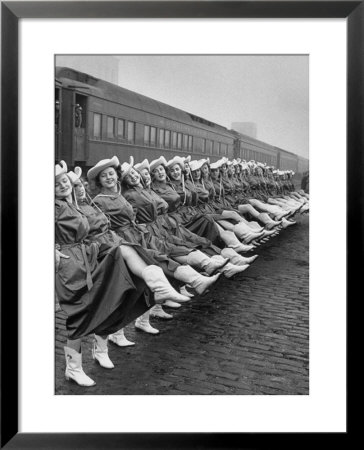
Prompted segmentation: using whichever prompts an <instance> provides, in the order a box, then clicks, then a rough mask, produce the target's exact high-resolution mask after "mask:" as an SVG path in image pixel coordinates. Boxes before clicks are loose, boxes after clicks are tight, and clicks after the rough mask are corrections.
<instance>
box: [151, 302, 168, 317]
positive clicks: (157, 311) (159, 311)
mask: <svg viewBox="0 0 364 450" xmlns="http://www.w3.org/2000/svg"><path fill="white" fill-rule="evenodd" d="M150 315H151V317H159V318H160V319H173V316H172V314H168V313H166V312H165V311H164V310H163V308H162V306H161V305H155V306H153V308H152V309H151V310H150Z"/></svg>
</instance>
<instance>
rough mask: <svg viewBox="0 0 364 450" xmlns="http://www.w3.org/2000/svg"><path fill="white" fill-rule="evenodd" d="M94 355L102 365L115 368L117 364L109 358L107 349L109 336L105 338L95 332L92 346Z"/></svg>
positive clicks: (106, 367)
mask: <svg viewBox="0 0 364 450" xmlns="http://www.w3.org/2000/svg"><path fill="white" fill-rule="evenodd" d="M92 357H93V359H95V360H96V361H98V363H99V364H100V366H101V367H104V368H105V369H113V368H114V367H115V366H114V364H113V363H112V362H111V359H110V358H109V354H108V350H107V337H106V338H103V337H101V336H99V335H97V334H95V341H94V345H93V348H92Z"/></svg>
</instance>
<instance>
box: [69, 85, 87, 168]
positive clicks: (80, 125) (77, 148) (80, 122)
mask: <svg viewBox="0 0 364 450" xmlns="http://www.w3.org/2000/svg"><path fill="white" fill-rule="evenodd" d="M86 122H87V96H86V95H81V94H78V93H76V94H75V102H74V110H73V161H72V162H73V163H74V162H75V161H77V162H84V161H86V159H87V157H86V155H87V151H86V150H87V149H86V145H87V142H86V130H87V123H86Z"/></svg>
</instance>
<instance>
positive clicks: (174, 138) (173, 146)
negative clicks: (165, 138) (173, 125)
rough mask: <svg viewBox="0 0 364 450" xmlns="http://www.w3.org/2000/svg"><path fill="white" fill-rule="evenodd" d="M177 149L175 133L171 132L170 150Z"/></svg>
mask: <svg viewBox="0 0 364 450" xmlns="http://www.w3.org/2000/svg"><path fill="white" fill-rule="evenodd" d="M176 147H177V133H176V132H175V131H172V148H176Z"/></svg>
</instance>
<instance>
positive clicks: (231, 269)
mask: <svg viewBox="0 0 364 450" xmlns="http://www.w3.org/2000/svg"><path fill="white" fill-rule="evenodd" d="M248 267H249V264H246V265H245V266H234V264H231V263H229V264H226V266H225V267H223V268H222V269H221V272H222V273H223V274H224V276H225V277H226V278H232V277H233V276H234V275H236V274H238V273H241V272H244V270H246V269H247V268H248Z"/></svg>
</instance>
